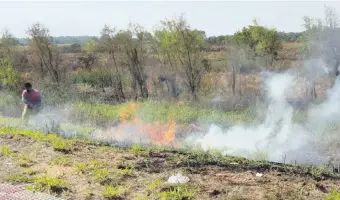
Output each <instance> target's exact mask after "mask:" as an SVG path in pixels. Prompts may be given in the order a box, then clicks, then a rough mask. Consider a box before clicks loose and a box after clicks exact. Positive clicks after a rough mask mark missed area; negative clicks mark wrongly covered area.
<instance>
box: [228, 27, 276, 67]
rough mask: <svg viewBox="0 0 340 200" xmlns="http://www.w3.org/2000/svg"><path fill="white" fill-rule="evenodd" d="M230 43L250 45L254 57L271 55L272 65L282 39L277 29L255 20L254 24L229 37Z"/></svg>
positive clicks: (270, 61)
mask: <svg viewBox="0 0 340 200" xmlns="http://www.w3.org/2000/svg"><path fill="white" fill-rule="evenodd" d="M228 42H229V44H230V43H231V44H233V45H236V46H242V45H243V46H244V45H245V46H248V47H249V48H250V49H251V50H252V52H253V56H252V59H255V58H261V59H263V58H265V57H267V56H269V57H270V59H269V60H268V61H269V64H270V65H272V63H273V61H274V59H276V57H277V55H278V51H279V50H280V49H281V41H280V37H279V34H278V32H277V31H276V30H275V29H268V28H266V27H263V26H260V25H258V24H257V23H256V21H255V22H254V25H250V26H248V27H244V28H243V29H242V31H238V32H236V33H235V34H234V35H233V37H232V38H229V41H228Z"/></svg>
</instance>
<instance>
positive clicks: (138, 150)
mask: <svg viewBox="0 0 340 200" xmlns="http://www.w3.org/2000/svg"><path fill="white" fill-rule="evenodd" d="M130 151H131V152H132V153H134V154H141V153H142V152H143V148H142V147H141V146H139V145H136V144H135V145H132V146H131V147H130Z"/></svg>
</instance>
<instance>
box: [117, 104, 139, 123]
mask: <svg viewBox="0 0 340 200" xmlns="http://www.w3.org/2000/svg"><path fill="white" fill-rule="evenodd" d="M136 110H137V104H136V103H134V102H131V103H129V104H128V106H127V107H123V108H121V109H120V110H119V118H120V122H121V123H126V122H130V121H135V119H136Z"/></svg>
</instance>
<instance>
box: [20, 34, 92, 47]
mask: <svg viewBox="0 0 340 200" xmlns="http://www.w3.org/2000/svg"><path fill="white" fill-rule="evenodd" d="M91 39H94V40H97V39H98V37H96V36H59V37H53V39H52V40H51V41H53V43H54V44H83V43H86V42H87V41H89V40H91ZM17 40H18V42H19V44H21V45H27V44H28V43H29V41H30V39H28V38H17Z"/></svg>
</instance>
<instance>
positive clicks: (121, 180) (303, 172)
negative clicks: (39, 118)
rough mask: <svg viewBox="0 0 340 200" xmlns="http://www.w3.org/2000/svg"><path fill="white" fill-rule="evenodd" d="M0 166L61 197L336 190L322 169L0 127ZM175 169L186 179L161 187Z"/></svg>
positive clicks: (307, 194)
mask: <svg viewBox="0 0 340 200" xmlns="http://www.w3.org/2000/svg"><path fill="white" fill-rule="evenodd" d="M9 163H10V164H11V167H8V166H7V165H8V164H9ZM0 167H1V168H2V169H3V170H1V171H0V181H1V182H10V183H13V184H23V185H25V186H26V188H27V189H30V190H33V191H39V192H46V193H50V194H53V195H55V196H59V197H62V198H64V199H95V200H97V199H98V200H99V199H136V200H142V199H143V200H144V199H161V200H163V199H164V200H167V199H178V200H180V199H202V200H203V199H211V198H217V199H246V200H248V199H249V200H250V199H268V200H269V199H271V200H272V199H306V198H307V199H334V198H335V197H337V196H339V193H338V192H337V191H336V190H337V189H340V188H339V180H338V177H337V176H336V175H335V174H333V173H332V172H330V171H329V170H328V169H327V168H315V167H301V166H292V165H278V164H275V163H270V162H266V161H250V160H246V159H243V158H238V157H230V156H223V155H221V154H219V153H216V152H210V153H203V152H200V151H195V150H174V149H171V148H167V147H152V146H149V147H140V146H136V145H135V146H131V147H129V148H118V147H108V146H100V145H96V144H94V143H93V142H92V141H88V140H83V139H64V138H60V137H58V136H57V135H55V134H43V133H41V132H37V131H28V130H20V129H17V128H5V127H0ZM177 173H181V174H183V175H186V176H188V177H189V178H190V181H189V182H188V183H186V184H168V183H167V182H166V181H167V179H168V177H169V176H171V175H175V174H177ZM257 173H261V174H262V176H261V177H259V176H257V175H256V174H257ZM330 177H331V178H330ZM273 183H275V184H273ZM235 184H237V185H238V187H235ZM318 188H323V190H322V191H321V190H320V189H318ZM301 191H304V192H301ZM254 192H256V193H257V194H258V195H257V196H256V197H254V195H253V194H254Z"/></svg>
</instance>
